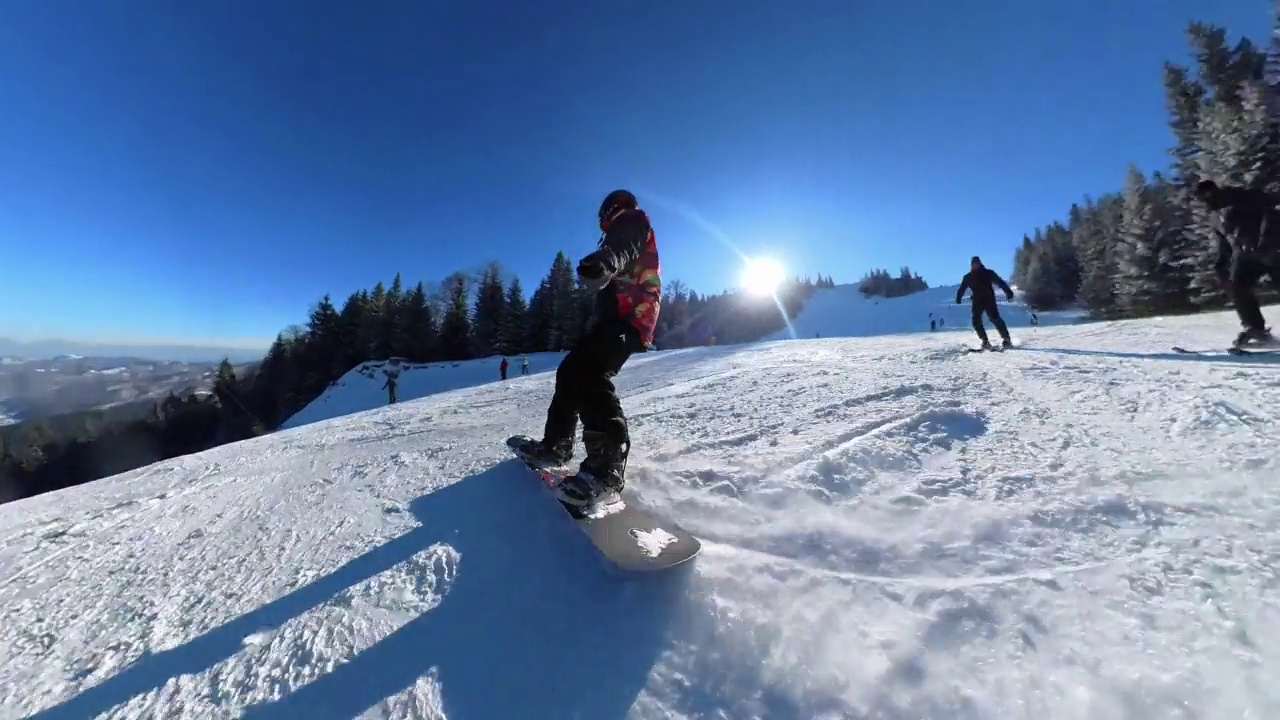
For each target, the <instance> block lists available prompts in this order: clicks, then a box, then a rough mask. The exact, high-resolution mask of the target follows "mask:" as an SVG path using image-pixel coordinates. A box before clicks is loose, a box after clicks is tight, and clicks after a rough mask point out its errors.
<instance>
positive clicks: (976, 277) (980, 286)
mask: <svg viewBox="0 0 1280 720" xmlns="http://www.w3.org/2000/svg"><path fill="white" fill-rule="evenodd" d="M993 285H995V286H999V288H1000V289H1001V290H1003V291H1004V295H1005V297H1006V298H1008V299H1010V300H1012V299H1013V290H1010V289H1009V284H1008V283H1006V282H1005V281H1004V278H1002V277H1000V276H999V275H997V274H996V273H995V271H993V270H992V269H991V268H988V267H980V268H978V269H977V270H970V271H969V272H967V273H965V274H964V278H963V279H962V280H961V281H960V288H959V289H958V290H956V304H957V305H959V304H960V300H961V299H962V298H964V291H965V290H972V291H973V304H974V306H975V307H977V306H980V305H995V304H996V291H995V288H994V287H992V286H993Z"/></svg>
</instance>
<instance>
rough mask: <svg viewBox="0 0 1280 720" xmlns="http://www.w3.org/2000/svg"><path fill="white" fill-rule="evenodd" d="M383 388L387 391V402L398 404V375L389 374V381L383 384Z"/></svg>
mask: <svg viewBox="0 0 1280 720" xmlns="http://www.w3.org/2000/svg"><path fill="white" fill-rule="evenodd" d="M382 389H383V390H386V391H387V404H388V405H395V404H396V376H395V375H390V374H388V375H387V381H386V382H385V383H383V384H382Z"/></svg>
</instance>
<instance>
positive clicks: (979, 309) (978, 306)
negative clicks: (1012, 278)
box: [971, 298, 1009, 344]
mask: <svg viewBox="0 0 1280 720" xmlns="http://www.w3.org/2000/svg"><path fill="white" fill-rule="evenodd" d="M971 306H972V309H973V330H974V332H976V333H978V339H979V340H981V341H982V342H983V343H984V344H985V343H988V342H990V341H989V340H987V329H986V328H985V327H983V326H982V313H984V312H985V313H986V314H987V317H989V318H991V324H992V325H995V326H996V332H998V333H1000V339H1002V340H1008V339H1009V328H1008V326H1006V325H1005V324H1004V318H1002V317H1000V306H999V305H997V304H996V301H995V298H992V299H990V300H979V299H978V298H974V299H973V302H972V303H971Z"/></svg>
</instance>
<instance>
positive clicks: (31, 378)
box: [0, 355, 255, 425]
mask: <svg viewBox="0 0 1280 720" xmlns="http://www.w3.org/2000/svg"><path fill="white" fill-rule="evenodd" d="M254 364H255V363H248V364H237V365H235V370H236V374H237V376H239V377H244V376H245V375H246V373H247V372H249V371H250V370H251V369H252V367H253V365H254ZM215 379H217V363H213V362H200V363H188V362H182V361H173V360H152V359H143V358H137V357H82V356H78V355H60V356H58V357H54V358H44V359H39V360H23V359H20V358H15V357H9V356H5V357H0V425H8V424H12V423H16V422H21V421H23V420H36V419H39V418H45V417H51V416H54V415H61V414H64V413H73V412H83V411H85V410H102V409H106V408H114V410H113V412H114V413H115V414H116V415H119V416H121V417H125V416H138V417H140V416H142V415H144V414H145V413H146V412H148V411H149V410H150V408H151V406H152V404H153V403H155V401H157V400H161V399H163V398H164V397H165V396H166V395H168V394H169V393H170V392H173V393H175V394H177V395H178V396H180V397H182V396H185V395H187V394H189V393H192V392H196V393H200V392H207V391H209V390H211V389H212V388H213V383H214V380H215Z"/></svg>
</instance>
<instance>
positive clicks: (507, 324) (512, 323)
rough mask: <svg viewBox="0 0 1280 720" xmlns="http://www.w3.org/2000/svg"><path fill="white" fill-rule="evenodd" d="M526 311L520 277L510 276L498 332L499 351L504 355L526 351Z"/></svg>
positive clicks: (527, 310)
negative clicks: (500, 326)
mask: <svg viewBox="0 0 1280 720" xmlns="http://www.w3.org/2000/svg"><path fill="white" fill-rule="evenodd" d="M528 312H529V309H528V306H527V305H526V304H525V301H524V289H523V288H522V287H521V286H520V278H518V277H516V278H512V280H511V284H510V285H509V286H507V294H506V298H505V300H504V302H503V304H502V328H501V331H500V332H499V334H498V345H499V352H501V353H502V354H504V355H514V354H516V353H523V352H528V346H527V345H526V342H527V337H526V331H525V327H526V323H527V317H526V316H527V314H528Z"/></svg>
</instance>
